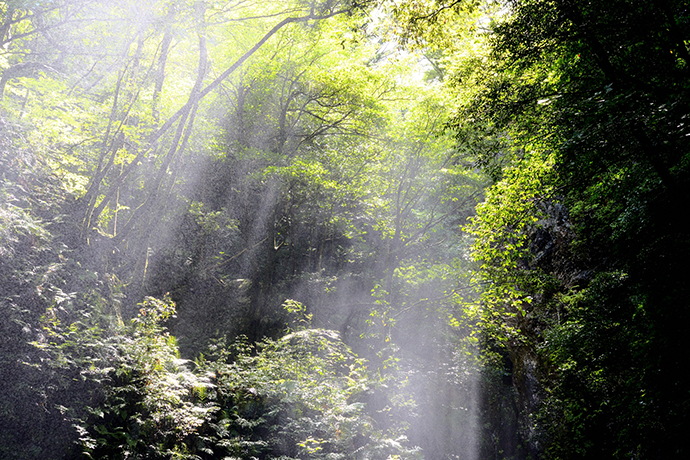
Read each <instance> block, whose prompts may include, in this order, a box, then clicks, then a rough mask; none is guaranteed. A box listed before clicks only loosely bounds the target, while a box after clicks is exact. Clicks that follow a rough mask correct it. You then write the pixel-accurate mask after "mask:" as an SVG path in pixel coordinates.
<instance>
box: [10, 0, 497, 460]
mask: <svg viewBox="0 0 690 460" xmlns="http://www.w3.org/2000/svg"><path fill="white" fill-rule="evenodd" d="M29 3H30V4H29ZM0 11H2V15H3V21H2V23H3V24H4V25H3V26H2V28H1V29H0V33H1V36H0V39H1V40H2V54H0V69H2V72H3V74H2V84H1V85H0V94H1V95H2V106H1V109H0V110H1V117H2V118H1V121H2V124H3V127H4V129H3V134H2V136H3V137H2V149H1V156H0V166H1V167H2V171H3V172H2V202H3V215H2V221H0V222H1V224H2V226H1V227H0V228H2V229H3V232H4V234H3V243H2V250H3V251H4V253H3V258H4V261H3V262H2V267H1V268H2V269H1V270H0V271H1V272H2V276H3V278H2V286H3V296H4V297H3V298H4V299H5V300H3V302H4V303H3V307H2V308H3V311H4V314H5V317H6V318H8V319H9V320H10V321H9V322H8V324H7V325H6V326H5V327H4V329H5V330H4V331H3V336H4V337H5V338H4V339H3V340H4V342H3V343H4V344H5V345H6V346H7V351H6V352H4V356H5V357H4V358H3V364H2V366H3V385H2V386H3V390H2V392H3V394H4V395H3V396H4V400H5V402H3V414H4V415H3V420H2V431H3V435H2V436H0V444H2V446H1V447H0V452H2V454H1V455H2V456H3V458H8V459H9V458H13V459H14V458H17V459H19V458H21V459H25V458H27V459H28V458H73V457H74V458H77V457H78V456H79V455H87V456H89V458H159V457H160V458H223V456H225V458H301V459H305V458H426V459H441V458H447V459H468V460H474V459H478V458H481V455H480V452H482V451H486V449H487V448H486V446H484V447H482V443H483V442H484V441H482V439H484V438H486V433H485V432H483V431H482V430H484V431H486V430H485V429H483V428H482V422H481V414H482V411H484V408H483V406H482V404H483V403H482V401H484V400H485V397H484V396H483V388H485V386H486V383H485V381H486V379H487V377H486V375H485V374H483V371H482V366H481V364H480V360H479V348H478V335H477V334H478V332H477V328H476V326H477V323H478V321H479V317H478V310H477V309H476V305H477V302H478V300H477V299H478V297H477V296H478V292H479V291H478V288H477V286H476V285H475V283H474V282H473V280H472V274H471V268H470V266H471V263H472V262H471V260H470V256H469V252H470V246H471V244H472V240H471V238H470V237H469V236H468V235H467V234H466V233H465V232H464V231H463V230H462V227H463V225H465V224H466V222H467V219H468V218H470V217H471V216H472V215H474V209H475V206H476V205H477V204H478V203H479V202H480V201H481V200H482V197H483V190H484V189H485V187H486V186H487V184H488V180H487V178H486V177H485V176H483V175H482V174H481V173H478V172H476V171H475V169H474V168H471V167H469V165H468V163H467V161H465V160H464V159H463V158H462V156H461V155H460V154H459V151H458V149H457V146H456V144H455V141H454V140H453V139H452V138H451V137H449V136H448V135H447V134H444V126H445V124H446V123H447V122H448V120H449V117H450V116H451V112H450V107H449V104H448V103H447V101H446V100H445V98H446V96H445V95H444V94H443V92H442V86H441V85H440V84H439V78H438V75H432V74H433V69H430V67H429V66H428V63H426V64H425V62H426V61H425V60H424V59H423V58H421V57H420V56H419V55H418V54H415V52H410V51H408V50H403V49H402V47H398V48H397V51H396V49H395V48H394V49H392V48H391V41H390V39H388V38H386V39H383V38H381V37H382V36H383V34H384V32H381V31H378V30H376V29H375V28H372V26H371V21H372V20H371V15H370V14H371V11H370V10H368V9H367V8H366V7H364V6H362V5H359V6H358V5H354V4H350V3H349V2H337V1H336V2H323V3H318V4H309V5H307V4H306V3H304V2H294V3H284V2H275V3H271V2H268V3H267V2H250V1H229V2H199V1H197V2H185V1H167V2H164V1H153V0H151V1H137V2H133V1H118V2H112V1H86V0H64V1H56V2H4V3H3V4H2V5H1V6H0ZM375 14H376V15H377V18H378V17H379V16H380V15H381V14H382V13H381V11H380V10H377V11H376V13H375ZM379 21H380V19H377V22H379ZM382 27H383V25H382ZM383 55H385V59H384V58H382V56H383ZM420 69H422V70H420ZM425 73H426V74H428V75H427V77H423V75H424V74H425ZM483 382H484V383H483ZM18 395H21V397H20V396H18ZM26 407H31V410H30V411H27V410H26V409H25V408H26ZM482 449H483V450H482Z"/></svg>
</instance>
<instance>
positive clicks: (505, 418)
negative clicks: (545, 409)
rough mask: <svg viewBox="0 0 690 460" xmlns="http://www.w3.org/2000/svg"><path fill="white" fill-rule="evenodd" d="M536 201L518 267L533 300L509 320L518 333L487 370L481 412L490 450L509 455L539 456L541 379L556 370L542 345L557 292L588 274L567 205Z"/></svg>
mask: <svg viewBox="0 0 690 460" xmlns="http://www.w3.org/2000/svg"><path fill="white" fill-rule="evenodd" d="M538 206H539V208H540V210H541V212H542V218H541V219H540V220H539V221H538V222H537V223H536V224H535V225H534V226H533V227H532V228H531V229H530V230H529V233H528V239H529V257H527V258H526V259H525V260H523V261H522V264H521V266H520V268H519V270H520V271H521V272H522V274H523V275H522V276H524V277H526V278H530V279H534V280H538V282H532V283H528V285H529V286H531V292H528V294H529V295H530V297H531V303H529V304H528V305H525V309H524V312H523V313H518V314H516V316H515V318H513V319H510V320H509V321H511V322H514V326H515V328H516V329H518V330H519V333H518V335H517V336H516V337H515V338H514V339H512V340H508V342H507V344H506V346H505V349H504V350H503V351H502V352H501V353H502V354H503V357H504V362H503V369H502V375H500V376H496V375H494V376H487V384H486V388H485V398H484V416H485V418H486V419H487V421H488V424H489V425H490V426H492V429H493V430H494V433H487V435H488V437H489V438H493V439H494V440H495V441H494V442H493V448H494V449H495V452H494V453H497V452H502V454H501V455H503V456H504V458H510V459H528V458H529V459H537V458H541V454H540V453H541V451H542V448H543V446H542V445H541V444H542V441H543V435H542V433H541V432H540V429H539V425H538V414H539V411H540V406H541V403H542V401H543V398H544V383H546V382H549V381H550V379H552V378H554V376H553V370H552V369H550V368H549V364H548V362H547V360H546V359H545V357H544V356H542V354H541V353H540V350H541V349H542V347H543V344H544V340H545V339H544V336H545V333H546V332H547V330H548V329H549V327H551V326H552V325H553V324H558V323H560V321H561V316H562V314H563V312H562V311H561V309H562V305H561V304H560V303H559V302H558V301H557V294H558V293H564V292H572V290H577V289H580V288H583V287H585V286H586V285H587V284H588V283H589V281H590V279H591V276H592V271H591V270H589V269H588V268H587V263H586V262H585V261H583V260H581V259H580V258H578V256H577V255H576V254H575V253H574V252H573V250H572V244H573V242H574V241H575V238H576V235H575V232H574V230H573V228H572V225H571V222H570V220H569V215H568V210H567V209H566V208H565V207H564V206H563V205H561V204H559V203H554V202H541V203H539V204H538ZM482 457H483V458H488V457H490V449H489V446H484V449H483V455H482ZM492 458H493V457H492Z"/></svg>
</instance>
